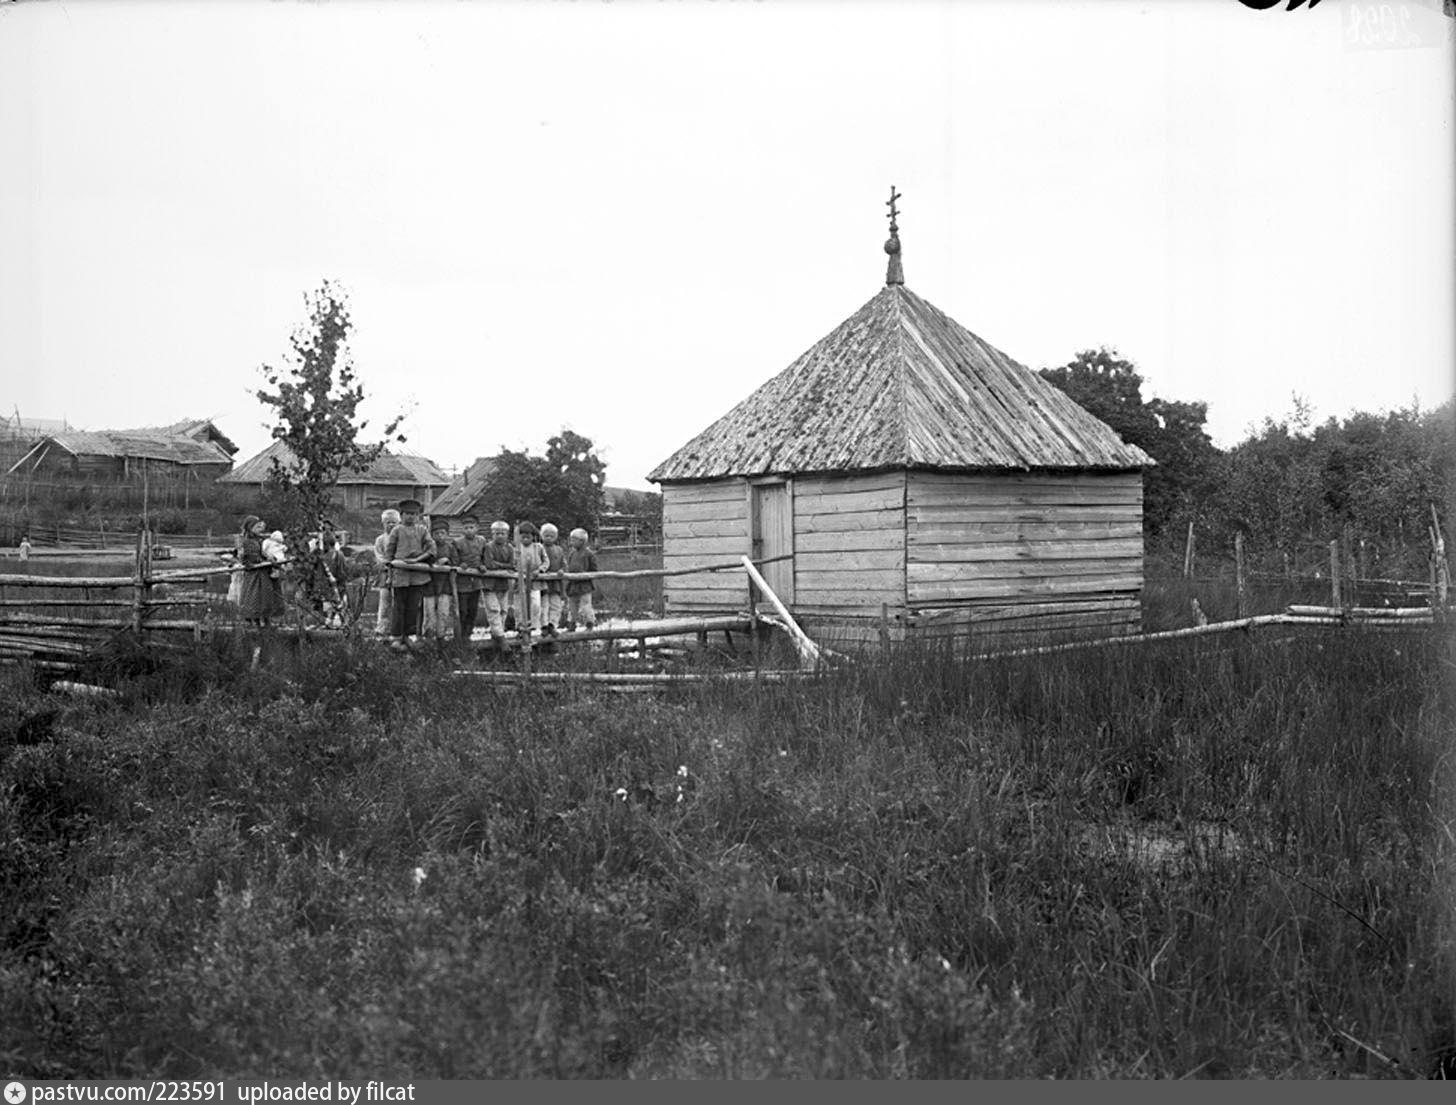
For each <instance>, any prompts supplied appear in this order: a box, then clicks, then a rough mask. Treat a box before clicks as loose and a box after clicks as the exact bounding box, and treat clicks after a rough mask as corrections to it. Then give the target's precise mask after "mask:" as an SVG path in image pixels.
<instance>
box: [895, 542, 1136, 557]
mask: <svg viewBox="0 0 1456 1105" xmlns="http://www.w3.org/2000/svg"><path fill="white" fill-rule="evenodd" d="M906 555H907V557H908V563H910V564H977V563H995V562H999V561H1013V562H1020V561H1025V562H1028V563H1029V562H1033V561H1038V562H1039V561H1061V560H1089V559H1102V560H1114V559H1115V560H1124V559H1131V560H1138V559H1141V558H1142V555H1143V541H1142V538H1141V537H1138V538H1135V539H1132V540H1128V539H1125V538H1124V539H1122V540H1111V539H1109V540H1107V541H1018V542H1015V543H1006V544H999V545H993V544H990V543H989V542H988V543H986V544H983V545H912V546H911V547H910V548H909V550H908V551H907V554H906Z"/></svg>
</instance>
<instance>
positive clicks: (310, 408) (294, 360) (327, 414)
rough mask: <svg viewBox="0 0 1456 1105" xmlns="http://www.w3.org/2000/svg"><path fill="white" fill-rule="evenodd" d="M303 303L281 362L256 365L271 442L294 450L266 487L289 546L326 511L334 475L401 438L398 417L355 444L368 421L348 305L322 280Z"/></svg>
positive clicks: (360, 465) (355, 468)
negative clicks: (369, 441)
mask: <svg viewBox="0 0 1456 1105" xmlns="http://www.w3.org/2000/svg"><path fill="white" fill-rule="evenodd" d="M304 302H305V303H306V304H307V306H308V310H309V319H308V322H307V323H306V324H304V325H302V326H300V327H299V328H298V329H297V330H295V331H294V333H293V335H292V336H291V338H290V339H289V341H290V344H291V345H292V353H291V354H290V355H289V357H288V358H287V360H286V361H285V363H284V364H283V365H281V366H279V367H274V366H272V365H266V364H265V365H263V366H262V373H263V378H264V379H265V380H266V381H267V383H268V387H267V388H264V389H260V390H259V391H258V392H257V393H256V394H257V397H258V401H259V402H261V403H263V404H264V405H265V406H267V407H271V408H272V410H273V412H274V417H275V423H274V426H273V438H274V440H275V441H281V442H283V444H284V445H286V446H287V447H288V452H289V453H291V454H292V458H291V461H287V462H280V460H279V458H278V457H276V456H275V457H274V458H273V465H272V470H271V471H270V472H269V474H268V480H267V483H266V484H265V489H264V490H265V494H266V495H267V498H268V509H269V511H270V512H271V514H272V516H273V518H275V519H276V520H277V521H278V522H279V524H280V528H282V529H284V530H285V531H286V532H287V533H288V534H289V535H290V537H291V538H293V541H294V543H295V544H296V543H298V542H300V541H301V539H302V535H303V534H305V533H307V532H308V531H309V530H312V529H314V528H315V527H316V526H317V525H318V521H319V518H320V517H321V516H322V515H324V514H326V513H327V510H328V506H329V503H330V501H331V499H332V497H333V492H334V487H335V485H336V484H337V483H338V481H339V477H340V475H342V474H343V473H344V472H346V471H350V472H362V471H364V470H365V469H367V468H368V467H369V466H370V465H371V464H373V463H374V461H375V460H376V459H377V458H378V457H379V454H380V453H381V452H383V451H384V447H385V443H386V442H388V441H390V440H394V441H398V442H403V441H404V440H405V439H404V435H403V434H400V433H399V432H398V431H399V425H400V422H401V421H402V418H403V416H396V417H394V418H393V419H391V420H390V422H389V423H388V425H386V426H385V427H384V435H383V437H384V440H383V441H380V442H378V443H376V444H373V445H361V444H360V443H359V436H360V434H361V433H362V432H363V431H364V430H365V429H366V428H367V426H368V423H367V422H363V421H359V420H358V410H359V405H360V403H362V402H363V401H364V388H363V385H362V384H360V383H359V381H358V379H357V378H356V376H355V374H354V366H353V363H352V360H351V358H350V356H349V352H348V345H347V342H348V337H349V331H350V329H351V321H350V318H349V307H348V302H347V300H346V298H345V295H344V293H343V292H342V290H341V289H340V288H338V286H337V285H335V284H333V283H331V282H330V281H327V280H326V281H324V282H323V284H322V285H321V286H320V287H319V289H318V290H317V291H315V292H312V293H309V294H306V295H305V296H304Z"/></svg>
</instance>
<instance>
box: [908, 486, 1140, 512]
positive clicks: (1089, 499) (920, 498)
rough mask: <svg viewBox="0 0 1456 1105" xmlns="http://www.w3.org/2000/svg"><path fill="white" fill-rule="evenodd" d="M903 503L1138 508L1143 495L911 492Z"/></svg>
mask: <svg viewBox="0 0 1456 1105" xmlns="http://www.w3.org/2000/svg"><path fill="white" fill-rule="evenodd" d="M905 504H906V506H907V507H909V508H910V509H911V510H933V509H937V508H939V509H945V508H947V507H955V508H963V509H975V508H980V509H985V508H987V507H1000V508H1002V509H1015V508H1024V507H1048V506H1127V507H1141V506H1142V496H1141V495H1128V494H1121V493H1119V492H1116V491H1096V490H1083V489H1079V488H1063V489H1057V490H1046V491H1015V492H1007V493H1002V494H996V495H925V494H919V495H917V494H915V493H914V492H913V491H912V492H911V493H910V494H909V495H908V496H907V498H906V500H905Z"/></svg>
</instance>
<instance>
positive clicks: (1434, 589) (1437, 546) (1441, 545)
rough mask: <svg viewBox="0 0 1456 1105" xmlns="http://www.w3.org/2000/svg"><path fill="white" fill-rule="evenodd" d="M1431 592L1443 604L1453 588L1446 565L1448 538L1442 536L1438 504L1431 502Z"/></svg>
mask: <svg viewBox="0 0 1456 1105" xmlns="http://www.w3.org/2000/svg"><path fill="white" fill-rule="evenodd" d="M1431 569H1432V579H1431V593H1432V595H1434V596H1435V598H1436V600H1437V601H1438V602H1439V603H1440V605H1441V606H1445V605H1446V600H1447V598H1448V596H1449V593H1450V589H1451V576H1450V569H1449V568H1448V567H1447V566H1446V539H1445V538H1444V537H1443V536H1441V519H1440V518H1439V517H1438V516H1437V514H1436V504H1435V503H1432V504H1431Z"/></svg>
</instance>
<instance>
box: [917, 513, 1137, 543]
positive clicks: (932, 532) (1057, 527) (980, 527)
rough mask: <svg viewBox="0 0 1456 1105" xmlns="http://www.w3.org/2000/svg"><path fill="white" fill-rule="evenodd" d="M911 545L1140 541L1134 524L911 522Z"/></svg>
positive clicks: (1110, 521)
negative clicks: (937, 523) (933, 523)
mask: <svg viewBox="0 0 1456 1105" xmlns="http://www.w3.org/2000/svg"><path fill="white" fill-rule="evenodd" d="M906 537H907V540H908V542H909V544H911V545H955V544H961V545H982V544H997V543H998V542H1004V541H1023V540H1025V541H1101V540H1104V539H1107V540H1114V541H1115V540H1124V539H1135V540H1137V541H1141V540H1142V538H1143V527H1142V524H1141V523H1139V522H1134V521H1115V520H1110V519H1109V520H1099V521H1075V520H1073V521H1057V522H1006V521H996V522H958V523H949V522H948V523H945V524H943V525H934V526H931V525H925V524H922V523H912V524H911V525H910V526H909V527H908V529H907V534H906Z"/></svg>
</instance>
